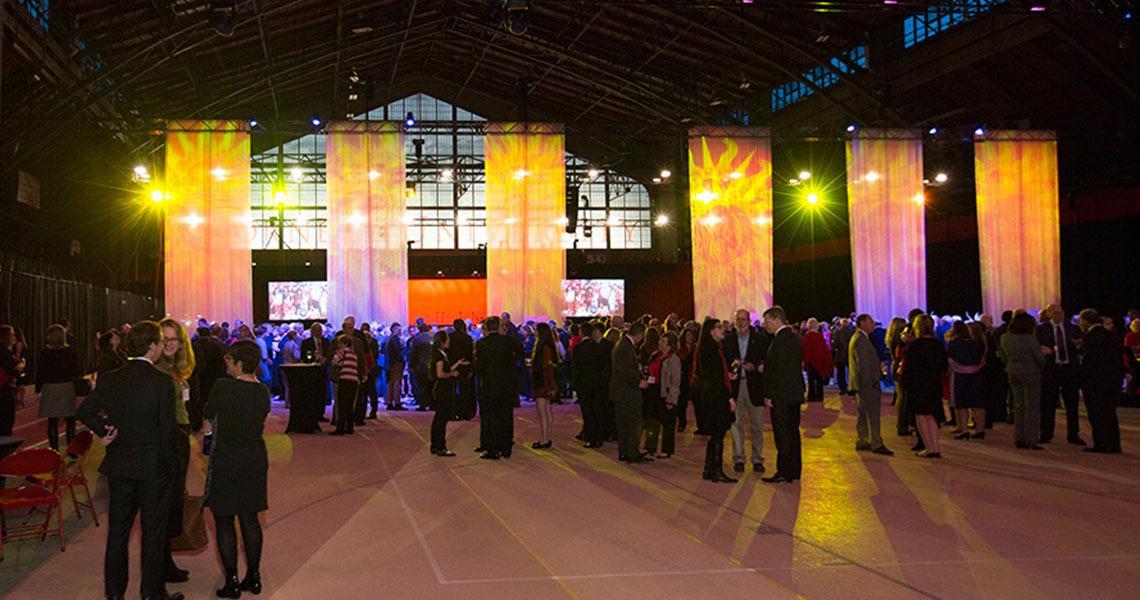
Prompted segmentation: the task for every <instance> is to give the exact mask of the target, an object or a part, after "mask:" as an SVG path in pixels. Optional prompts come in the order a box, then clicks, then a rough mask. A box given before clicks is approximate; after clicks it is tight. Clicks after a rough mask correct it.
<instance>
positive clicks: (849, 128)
mask: <svg viewBox="0 0 1140 600" xmlns="http://www.w3.org/2000/svg"><path fill="white" fill-rule="evenodd" d="M852 131H855V124H854V123H852V124H850V125H848V126H847V133H851V132H852Z"/></svg>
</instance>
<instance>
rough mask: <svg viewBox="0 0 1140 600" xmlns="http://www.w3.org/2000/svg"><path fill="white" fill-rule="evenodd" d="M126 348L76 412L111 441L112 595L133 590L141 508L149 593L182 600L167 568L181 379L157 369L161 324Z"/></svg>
mask: <svg viewBox="0 0 1140 600" xmlns="http://www.w3.org/2000/svg"><path fill="white" fill-rule="evenodd" d="M124 346H125V347H126V352H127V355H128V356H129V357H130V360H129V361H128V362H127V364H126V365H124V366H123V367H120V368H118V369H115V370H113V371H110V372H107V373H104V374H101V375H100V377H99V382H98V385H97V386H96V387H95V390H94V391H92V392H91V394H90V395H89V396H87V399H86V400H84V401H83V403H82V404H81V405H80V406H79V409H78V411H77V412H76V416H77V417H79V419H80V420H81V421H83V424H84V425H86V426H87V427H88V429H90V430H91V431H92V433H94V434H95V435H96V436H98V437H100V438H103V441H104V443H107V444H108V446H107V455H106V457H105V458H104V459H103V464H101V465H100V466H99V472H100V473H102V474H103V475H104V476H105V477H106V478H107V486H108V489H109V491H110V509H109V514H108V518H107V521H108V524H107V550H106V554H105V555H104V561H103V581H104V583H103V589H104V592H105V593H106V594H107V597H108V598H122V597H123V594H124V593H126V589H127V578H128V563H127V561H128V557H127V546H128V544H129V543H130V539H131V530H132V529H133V528H134V523H135V516H136V515H138V513H139V512H140V511H141V512H142V518H141V521H142V584H141V589H142V596H143V598H146V599H150V598H161V599H164V600H181V599H182V597H183V596H182V594H181V593H174V594H168V593H167V592H166V584H165V581H164V579H165V577H164V569H163V567H164V565H163V562H164V556H165V554H164V550H163V547H164V545H165V543H166V534H167V531H166V524H167V517H168V516H169V514H170V511H169V510H168V509H169V506H170V494H171V484H172V482H173V480H174V473H175V470H176V468H177V467H178V445H177V441H176V440H177V436H178V435H179V434H180V433H181V432H180V431H179V430H178V423H177V421H176V420H175V416H174V405H175V402H176V401H177V398H175V395H174V381H173V380H172V379H171V378H170V376H169V375H166V374H165V373H163V372H161V371H159V370H158V369H156V368H155V367H154V361H155V360H157V359H158V357H159V356H161V355H162V333H161V330H160V329H159V326H158V324H157V323H154V322H152V321H142V322H140V323H135V324H134V325H133V326H132V327H131V331H130V333H129V334H127V339H126V342H125V343H124ZM104 415H105V416H104Z"/></svg>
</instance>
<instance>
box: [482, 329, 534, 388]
mask: <svg viewBox="0 0 1140 600" xmlns="http://www.w3.org/2000/svg"><path fill="white" fill-rule="evenodd" d="M522 358H523V345H522V342H520V341H519V340H518V338H514V337H510V336H505V335H501V334H498V333H491V334H488V335H487V336H486V337H484V338H482V339H480V340H479V341H478V342H475V376H476V377H478V378H479V394H480V395H482V396H483V397H484V398H516V397H518V395H519V382H518V379H519V378H518V374H517V373H516V372H515V365H516V364H518V361H520V360H522Z"/></svg>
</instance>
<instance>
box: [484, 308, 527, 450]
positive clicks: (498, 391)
mask: <svg viewBox="0 0 1140 600" xmlns="http://www.w3.org/2000/svg"><path fill="white" fill-rule="evenodd" d="M484 326H485V327H486V328H487V335H486V336H484V337H483V338H482V339H480V340H479V341H478V342H476V343H475V376H476V377H478V378H479V397H480V402H479V428H480V430H481V431H480V438H481V439H483V440H484V441H483V443H482V444H481V447H482V448H483V454H481V455H480V457H479V458H484V459H487V460H498V459H499V457H505V458H510V456H511V446H512V445H513V444H514V436H515V432H514V403H515V401H516V400H518V397H519V388H518V378H517V377H515V364H516V363H517V362H518V361H520V360H522V357H523V346H522V343H521V342H520V341H519V340H518V339H517V338H514V337H511V336H508V335H505V334H504V330H503V323H502V321H501V320H499V317H487V320H486V321H485V322H484ZM483 430H486V437H485V438H484V436H483V435H482V432H483Z"/></svg>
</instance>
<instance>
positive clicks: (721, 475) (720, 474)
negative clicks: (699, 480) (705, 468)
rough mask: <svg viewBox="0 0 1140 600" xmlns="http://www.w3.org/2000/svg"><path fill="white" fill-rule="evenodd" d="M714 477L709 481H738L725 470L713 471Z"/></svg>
mask: <svg viewBox="0 0 1140 600" xmlns="http://www.w3.org/2000/svg"><path fill="white" fill-rule="evenodd" d="M711 475H712V478H711V479H709V481H711V482H713V483H736V481H737V480H736V479H733V478H732V477H729V476H728V475H725V474H724V472H717V473H712V474H711Z"/></svg>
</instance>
